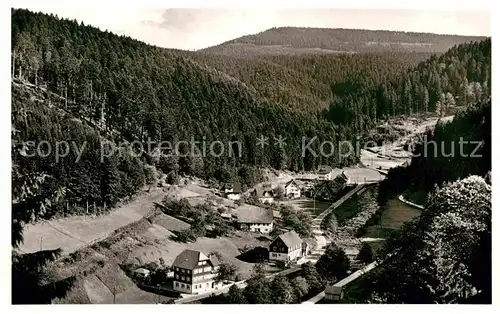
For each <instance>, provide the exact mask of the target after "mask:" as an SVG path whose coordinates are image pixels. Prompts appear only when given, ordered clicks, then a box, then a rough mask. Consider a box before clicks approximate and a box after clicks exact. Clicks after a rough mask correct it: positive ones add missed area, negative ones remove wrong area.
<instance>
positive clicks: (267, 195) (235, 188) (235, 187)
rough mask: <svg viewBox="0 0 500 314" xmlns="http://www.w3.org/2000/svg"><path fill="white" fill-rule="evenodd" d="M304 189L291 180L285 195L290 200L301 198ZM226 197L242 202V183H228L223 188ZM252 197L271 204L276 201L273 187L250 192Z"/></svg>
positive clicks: (285, 186)
mask: <svg viewBox="0 0 500 314" xmlns="http://www.w3.org/2000/svg"><path fill="white" fill-rule="evenodd" d="M302 188H303V187H301V186H300V185H299V183H297V181H295V180H293V179H292V180H290V181H288V182H287V183H286V184H285V185H284V189H283V195H284V197H286V198H288V199H296V198H300V197H301V195H302V194H301V193H302ZM223 193H224V196H225V197H226V198H228V199H230V200H233V201H237V200H240V199H241V197H242V195H243V190H242V188H241V184H240V183H227V184H225V185H224V187H223ZM250 195H254V196H256V197H257V198H258V199H259V201H260V202H262V203H264V204H266V203H267V204H270V203H273V202H274V201H275V197H276V195H275V190H273V189H272V188H271V187H257V188H255V189H253V190H252V191H251V192H250Z"/></svg>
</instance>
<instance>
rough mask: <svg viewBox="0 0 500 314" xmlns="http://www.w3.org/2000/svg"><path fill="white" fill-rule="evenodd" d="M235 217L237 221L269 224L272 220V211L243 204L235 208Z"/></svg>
mask: <svg viewBox="0 0 500 314" xmlns="http://www.w3.org/2000/svg"><path fill="white" fill-rule="evenodd" d="M236 217H238V222H239V223H261V224H262V223H263V224H270V223H272V222H273V220H274V217H273V211H272V210H269V209H266V208H262V207H258V206H249V205H243V206H241V207H238V208H237V209H236Z"/></svg>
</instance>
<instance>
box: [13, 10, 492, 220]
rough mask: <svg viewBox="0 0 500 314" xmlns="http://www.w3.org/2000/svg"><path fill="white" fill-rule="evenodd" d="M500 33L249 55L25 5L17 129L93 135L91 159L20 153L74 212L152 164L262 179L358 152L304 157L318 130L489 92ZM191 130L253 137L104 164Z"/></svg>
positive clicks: (351, 130)
mask: <svg viewBox="0 0 500 314" xmlns="http://www.w3.org/2000/svg"><path fill="white" fill-rule="evenodd" d="M490 45H491V44H490V40H489V39H488V40H485V41H482V42H474V43H470V44H462V45H459V46H455V47H453V48H452V49H450V50H449V51H448V52H447V53H445V54H444V55H441V56H437V55H433V56H431V57H430V59H428V60H427V61H424V62H421V63H418V62H417V60H418V57H415V56H417V55H418V54H412V53H411V52H407V51H405V52H404V53H400V54H398V53H395V52H389V53H373V54H367V53H364V54H354V55H339V56H333V55H301V56H267V57H263V58H260V59H252V60H243V59H238V58H232V57H223V56H218V55H210V54H207V52H203V53H192V52H184V51H177V50H167V49H162V48H159V47H154V46H150V45H147V44H144V43H142V42H139V41H136V40H133V39H131V38H129V37H124V36H117V35H114V34H112V33H110V32H102V31H100V30H99V29H97V28H94V27H91V26H85V25H83V24H78V23H77V22H75V21H69V20H64V19H59V18H57V17H55V16H52V15H46V14H41V13H32V12H30V11H27V10H13V11H12V77H13V79H14V82H15V83H14V84H13V87H12V88H13V94H12V95H13V116H12V123H13V128H14V129H13V130H15V132H14V133H13V140H15V141H16V142H22V141H23V140H25V139H30V140H31V139H32V140H35V142H37V143H39V142H40V141H43V140H47V141H48V142H49V143H51V144H52V146H53V147H54V145H55V143H56V141H58V140H61V139H66V140H73V141H75V143H76V144H77V145H78V146H79V147H80V146H81V145H82V143H83V142H84V141H87V142H88V143H87V147H86V149H85V150H84V152H83V155H82V159H81V160H79V162H78V163H76V162H75V158H64V159H62V160H60V161H59V162H58V163H57V164H54V163H53V160H49V159H48V158H43V157H40V156H38V157H31V158H26V157H24V156H23V155H21V154H19V155H16V154H17V151H13V160H14V162H15V164H16V165H19V167H18V168H19V169H23V171H27V173H30V172H31V173H46V174H49V175H50V176H51V178H52V180H49V181H50V182H51V183H50V184H49V186H48V187H47V190H53V189H56V188H64V189H65V190H67V193H66V194H65V200H66V205H61V207H62V208H66V209H68V210H69V211H71V210H72V209H70V208H69V207H68V204H72V205H73V206H79V207H81V208H83V207H85V208H87V207H88V205H87V204H88V203H90V204H92V205H93V204H94V203H95V204H96V206H108V207H109V206H111V205H113V204H114V203H115V202H116V201H117V200H119V199H121V198H123V197H127V196H130V195H133V194H134V192H136V191H137V190H138V189H139V188H140V187H141V186H143V185H144V184H145V183H147V182H148V181H150V179H151V173H150V170H148V169H150V168H148V167H147V166H146V165H147V164H152V165H154V166H156V168H158V169H160V170H162V171H163V172H164V173H165V174H167V173H170V172H172V171H176V172H179V173H181V174H185V175H196V176H200V177H203V178H207V179H209V178H214V179H217V180H220V181H228V180H234V179H235V178H238V177H239V178H251V177H253V176H254V174H255V171H256V170H255V169H256V168H257V167H272V168H275V169H290V170H295V171H300V170H311V169H314V168H315V167H316V166H317V165H319V164H330V165H332V166H337V167H342V166H345V165H349V164H353V163H355V162H357V156H349V157H343V158H340V156H339V155H338V154H334V155H333V156H331V157H324V156H321V155H320V156H318V157H316V158H314V157H313V156H310V155H306V156H305V157H304V158H303V157H302V156H301V144H302V140H303V137H304V138H306V139H309V138H312V137H314V136H317V137H318V141H316V142H315V144H314V145H313V146H312V147H313V148H314V149H317V147H315V145H316V144H317V143H319V142H321V141H322V140H329V141H332V142H334V143H338V142H340V141H342V140H348V141H352V142H354V141H355V140H356V137H357V136H362V135H363V134H365V133H366V132H367V131H368V130H370V129H371V128H372V127H374V126H375V124H376V123H377V121H379V120H381V119H384V118H386V117H388V116H391V115H399V114H411V113H418V112H433V111H436V110H437V109H439V110H438V111H439V114H443V113H445V112H446V110H447V109H448V108H450V107H456V106H461V105H465V104H467V103H468V102H470V101H475V100H478V99H480V98H481V97H482V95H486V94H487V93H488V92H489V90H490V88H491V87H490V85H491V83H490V77H489V71H490V62H491V57H490ZM408 56H413V57H408ZM28 90H29V91H32V92H27V91H28ZM68 132H70V133H68ZM68 135H69V137H70V139H69V138H68ZM260 135H264V136H266V137H268V138H269V139H270V141H272V140H273V138H278V137H279V136H283V137H285V138H286V149H285V148H283V147H282V148H278V147H276V146H273V145H269V147H267V148H266V149H264V150H263V149H260V147H258V146H257V143H256V139H257V138H258V137H259V136H260ZM192 138H193V139H195V140H199V141H201V140H204V141H206V142H207V143H210V142H212V141H215V140H218V141H221V142H223V143H230V142H232V141H239V142H241V143H242V149H241V150H240V151H238V149H236V150H237V151H236V152H234V154H232V155H229V154H227V153H226V154H223V155H222V156H221V157H211V156H207V157H205V158H200V157H199V156H196V155H188V156H175V155H169V154H168V152H163V153H164V155H160V156H157V155H155V156H152V154H151V152H149V154H143V155H142V156H141V157H134V156H132V155H131V154H121V155H120V156H119V158H118V157H110V158H105V159H104V160H103V162H104V165H103V164H101V163H100V162H96V158H99V157H100V156H99V151H100V147H101V146H102V145H103V144H102V143H103V142H106V141H111V142H115V143H122V142H124V141H126V142H129V143H130V142H133V141H140V142H142V143H145V142H147V141H148V140H149V141H154V142H159V141H160V140H161V141H170V142H173V143H175V142H178V141H181V140H191V139H192ZM153 147H154V145H153ZM24 149H31V150H33V149H34V147H31V148H29V147H28V148H24ZM228 150H229V148H228V147H226V151H228ZM20 152H23V150H20ZM165 154H166V155H168V156H166V155H165ZM73 157H74V156H73ZM242 180H244V179H242ZM248 180H250V179H248ZM250 181H251V180H250ZM47 184H48V183H47ZM61 210H62V209H61Z"/></svg>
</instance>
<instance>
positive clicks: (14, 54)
mask: <svg viewBox="0 0 500 314" xmlns="http://www.w3.org/2000/svg"><path fill="white" fill-rule="evenodd" d="M15 69H16V51H15V50H14V51H13V52H12V78H14V75H15V73H16V70H15Z"/></svg>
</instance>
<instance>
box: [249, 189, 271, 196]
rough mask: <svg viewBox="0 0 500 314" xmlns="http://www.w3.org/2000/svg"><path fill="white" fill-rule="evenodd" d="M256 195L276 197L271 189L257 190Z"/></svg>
mask: <svg viewBox="0 0 500 314" xmlns="http://www.w3.org/2000/svg"><path fill="white" fill-rule="evenodd" d="M254 193H255V194H257V197H274V194H273V190H271V189H270V188H265V189H264V188H259V187H257V188H255V190H254Z"/></svg>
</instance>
